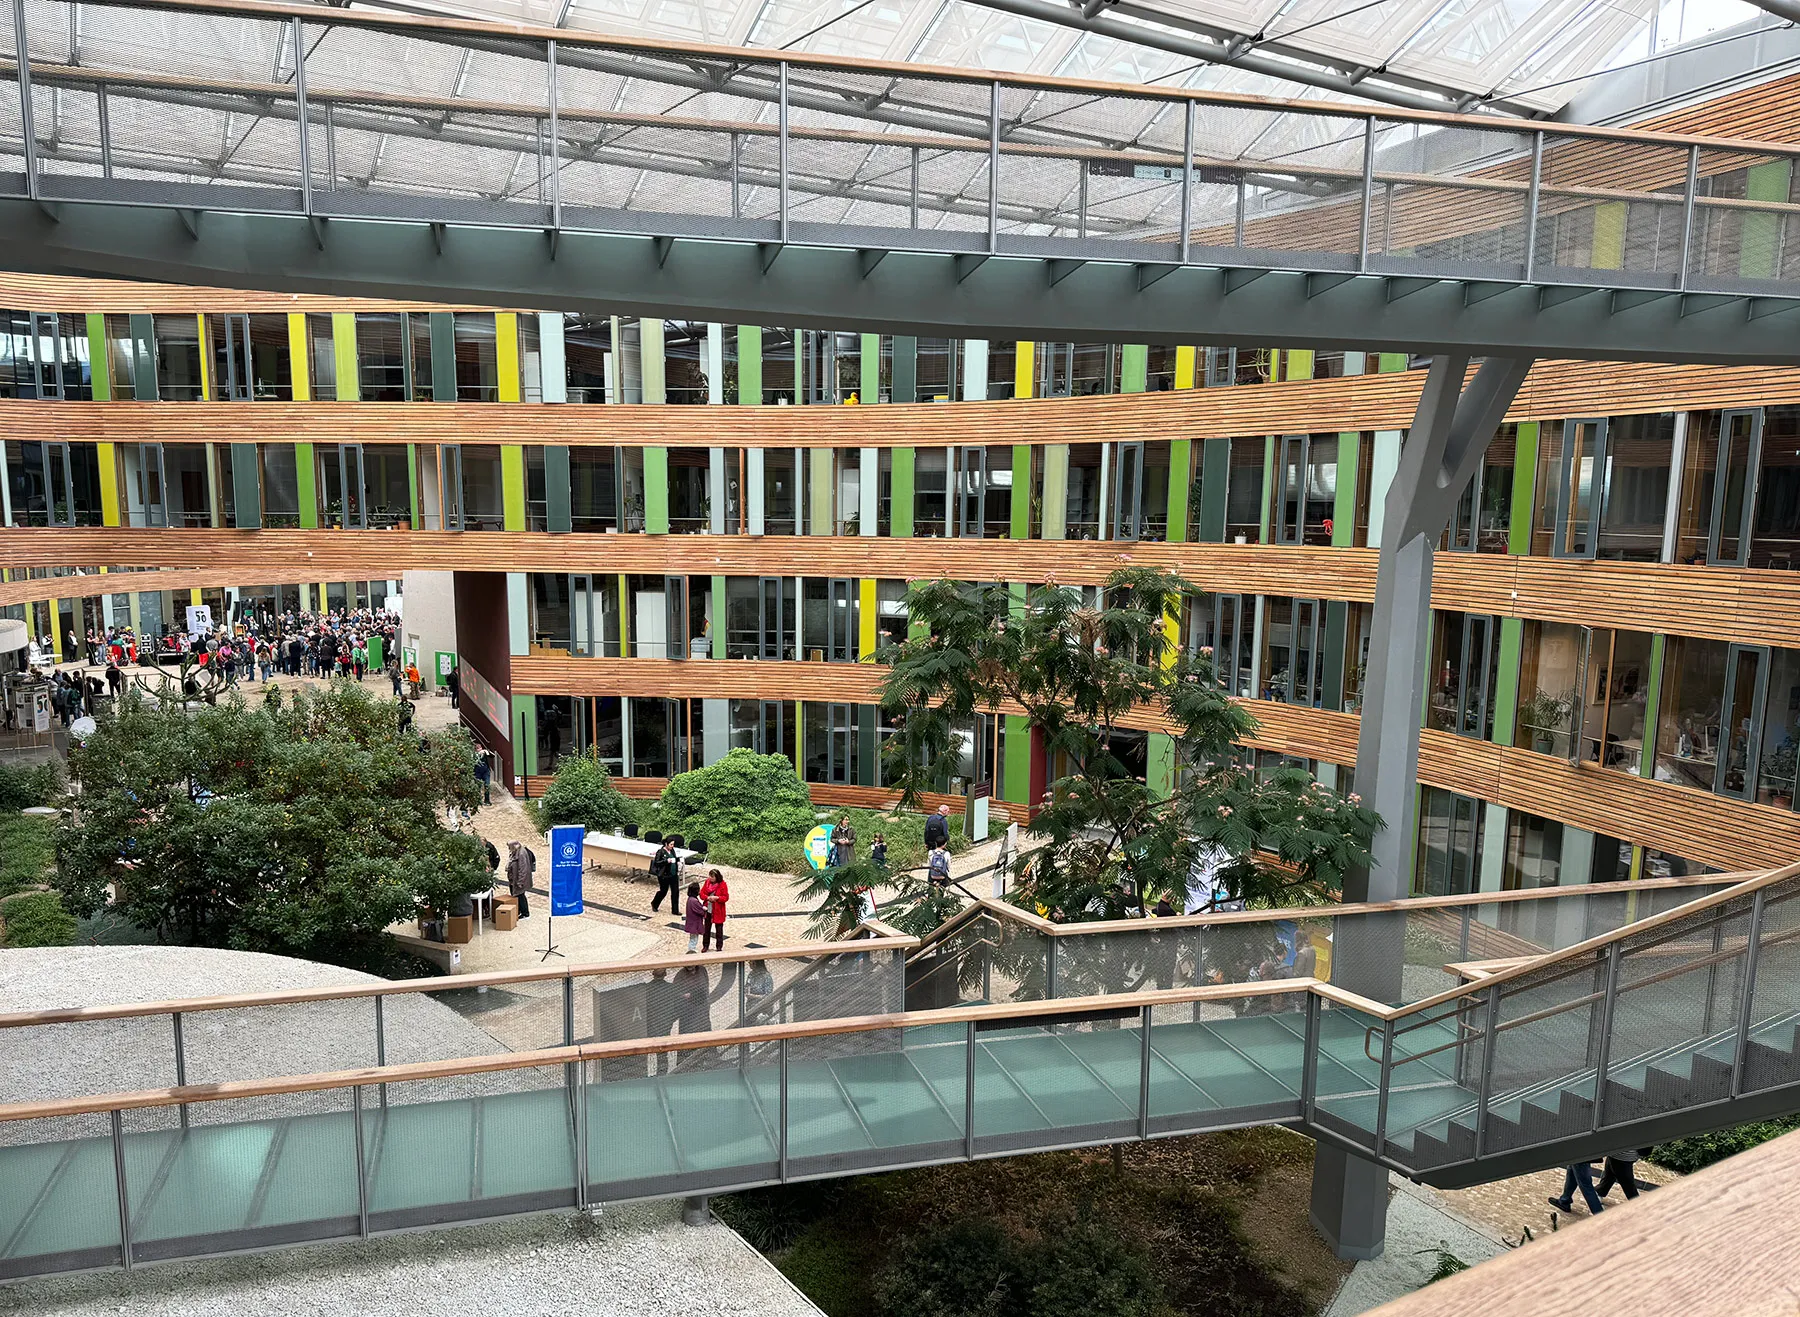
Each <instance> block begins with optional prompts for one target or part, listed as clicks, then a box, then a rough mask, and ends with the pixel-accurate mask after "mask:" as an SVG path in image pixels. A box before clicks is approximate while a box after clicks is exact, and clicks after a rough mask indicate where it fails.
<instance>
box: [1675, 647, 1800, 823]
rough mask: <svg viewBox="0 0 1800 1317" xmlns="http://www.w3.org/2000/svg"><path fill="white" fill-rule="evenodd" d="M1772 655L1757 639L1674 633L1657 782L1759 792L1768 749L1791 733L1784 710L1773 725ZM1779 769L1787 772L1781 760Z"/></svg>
mask: <svg viewBox="0 0 1800 1317" xmlns="http://www.w3.org/2000/svg"><path fill="white" fill-rule="evenodd" d="M1771 657H1772V656H1771V653H1770V651H1769V650H1768V649H1766V648H1763V647H1760V646H1755V645H1734V644H1728V643H1727V642H1725V641H1722V640H1697V639H1695V638H1693V637H1691V636H1672V637H1670V638H1669V642H1668V649H1667V651H1666V654H1665V657H1664V661H1663V685H1662V697H1661V700H1660V704H1659V709H1658V713H1657V734H1656V776H1657V779H1658V780H1659V781H1664V782H1678V783H1681V784H1682V785H1684V786H1692V787H1698V788H1700V789H1701V790H1704V791H1715V792H1718V793H1719V794H1721V795H1727V796H1738V797H1742V798H1751V797H1753V796H1754V795H1755V793H1756V790H1757V788H1758V786H1759V784H1760V781H1761V778H1762V765H1761V758H1762V752H1763V749H1764V748H1765V746H1766V745H1767V744H1768V742H1769V741H1770V740H1772V739H1773V740H1775V742H1776V746H1777V748H1779V745H1780V741H1781V739H1782V738H1784V737H1785V735H1786V733H1785V732H1784V731H1783V730H1782V729H1781V728H1780V725H1779V724H1780V715H1779V714H1778V715H1777V716H1776V718H1775V720H1774V723H1775V725H1774V726H1771V725H1770V719H1769V717H1768V703H1769V699H1768V692H1769V684H1770V667H1771ZM1781 671H1782V674H1783V675H1782V679H1783V680H1786V674H1787V673H1789V672H1791V667H1790V666H1788V664H1787V663H1785V662H1784V664H1783V665H1782V667H1781ZM1783 697H1785V693H1783V696H1778V699H1780V698H1783ZM1787 698H1791V697H1787ZM1775 768H1776V770H1777V771H1778V772H1780V773H1782V774H1783V775H1785V770H1784V769H1783V766H1782V765H1781V764H1779V763H1778V764H1777V765H1775Z"/></svg>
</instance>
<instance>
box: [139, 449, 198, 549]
mask: <svg viewBox="0 0 1800 1317" xmlns="http://www.w3.org/2000/svg"><path fill="white" fill-rule="evenodd" d="M146 446H147V445H146ZM162 452H163V458H162V461H163V489H164V493H165V494H166V495H167V496H168V500H169V507H168V513H169V522H168V524H169V525H171V526H185V527H187V528H189V529H197V528H201V527H206V526H210V525H212V482H211V481H209V480H208V479H207V475H206V468H207V465H208V463H207V452H206V445H205V444H166V445H164V446H163V450H162Z"/></svg>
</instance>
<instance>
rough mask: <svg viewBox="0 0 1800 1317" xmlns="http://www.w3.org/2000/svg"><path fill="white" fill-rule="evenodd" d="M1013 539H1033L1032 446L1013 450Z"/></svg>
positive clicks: (1020, 446)
mask: <svg viewBox="0 0 1800 1317" xmlns="http://www.w3.org/2000/svg"><path fill="white" fill-rule="evenodd" d="M1012 478H1013V482H1012V537H1013V538H1014V539H1015V540H1028V539H1030V538H1031V500H1032V498H1033V497H1034V495H1033V493H1032V483H1031V445H1030V444H1014V445H1013V450H1012Z"/></svg>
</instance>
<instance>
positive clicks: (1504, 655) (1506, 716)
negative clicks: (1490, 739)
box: [1494, 617, 1525, 745]
mask: <svg viewBox="0 0 1800 1317" xmlns="http://www.w3.org/2000/svg"><path fill="white" fill-rule="evenodd" d="M1524 642H1525V623H1524V622H1523V621H1521V620H1520V619H1519V618H1516V617H1503V618H1501V619H1500V666H1499V669H1498V671H1496V672H1495V673H1494V744H1496V745H1511V744H1512V742H1513V730H1514V728H1515V726H1516V725H1517V720H1518V713H1519V654H1520V651H1521V650H1522V649H1523V648H1524Z"/></svg>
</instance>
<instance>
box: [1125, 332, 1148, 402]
mask: <svg viewBox="0 0 1800 1317" xmlns="http://www.w3.org/2000/svg"><path fill="white" fill-rule="evenodd" d="M1149 387H1150V348H1149V345H1148V344H1144V343H1127V344H1125V345H1124V346H1122V347H1121V348H1120V349H1119V392H1120V393H1142V392H1143V391H1144V390H1145V389H1147V388H1149Z"/></svg>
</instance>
